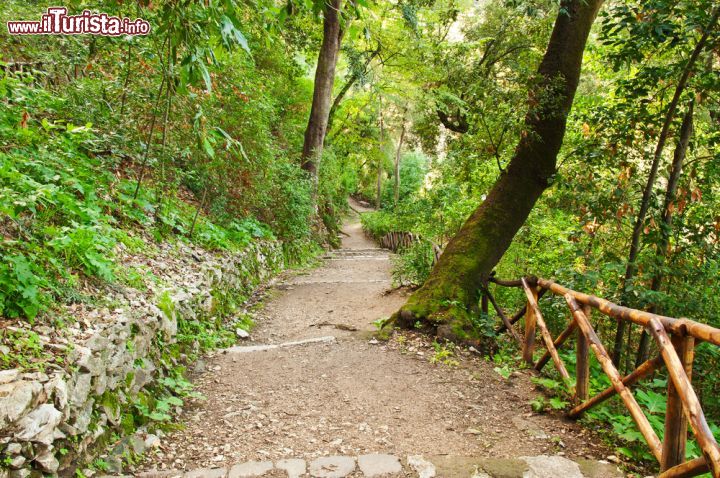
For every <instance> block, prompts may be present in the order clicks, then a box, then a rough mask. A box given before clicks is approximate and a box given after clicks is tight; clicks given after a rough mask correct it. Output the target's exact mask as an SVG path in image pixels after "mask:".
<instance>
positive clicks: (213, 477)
mask: <svg viewBox="0 0 720 478" xmlns="http://www.w3.org/2000/svg"><path fill="white" fill-rule="evenodd" d="M183 476H184V478H225V477H226V476H227V468H203V469H201V470H193V471H188V472H187V473H185V475H183Z"/></svg>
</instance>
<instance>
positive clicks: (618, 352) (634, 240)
mask: <svg viewBox="0 0 720 478" xmlns="http://www.w3.org/2000/svg"><path fill="white" fill-rule="evenodd" d="M718 16H720V7H718V8H715V10H714V11H713V14H712V17H711V18H710V22H709V23H708V26H707V28H706V29H705V32H704V33H703V34H702V36H701V37H700V40H698V42H697V45H695V48H694V49H693V52H692V54H691V55H690V58H688V61H687V63H686V64H685V68H683V71H682V74H681V75H680V80H679V81H678V84H677V86H675V93H674V94H673V97H672V100H670V105H669V106H668V110H667V112H666V113H665V120H664V121H663V126H662V130H661V131H660V135H659V136H658V142H657V146H656V147H655V154H654V155H653V159H652V163H651V164H650V172H649V173H648V178H647V182H646V183H645V188H644V189H643V195H642V199H641V200H640V210H639V211H638V214H637V217H636V218H635V224H634V225H633V232H632V237H631V239H630V250H629V252H628V260H627V264H626V266H625V276H624V278H623V286H622V297H621V299H620V305H625V306H627V305H629V304H628V290H629V287H630V285H631V284H632V282H633V279H634V278H635V273H636V272H637V271H636V267H635V261H636V260H637V256H638V253H639V252H640V236H641V235H642V230H643V226H644V224H645V216H646V215H647V211H648V208H649V207H650V196H651V195H652V190H653V187H654V186H655V178H656V176H657V171H658V167H659V165H660V159H661V158H662V153H663V150H664V149H665V143H666V142H667V137H668V133H669V132H670V126H671V125H672V122H673V119H674V118H675V111H676V110H677V106H678V103H679V102H680V97H681V96H682V93H683V92H684V91H685V86H686V85H687V80H688V78H689V77H690V73H691V72H692V70H693V67H694V65H695V62H696V61H697V59H698V57H699V56H700V53H701V52H702V51H703V49H704V48H705V44H706V43H707V39H708V36H709V35H710V32H712V31H713V29H714V28H715V24H716V23H717V21H718ZM616 327H617V328H616V331H615V346H614V347H613V356H612V360H613V363H614V364H615V366H618V365H619V364H620V359H621V358H622V355H623V344H624V341H623V339H624V337H625V332H626V330H628V328H629V327H630V323H629V322H626V321H624V320H620V319H618V321H617V325H616ZM628 353H629V352H628Z"/></svg>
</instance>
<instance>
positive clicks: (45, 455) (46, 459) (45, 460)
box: [34, 447, 60, 473]
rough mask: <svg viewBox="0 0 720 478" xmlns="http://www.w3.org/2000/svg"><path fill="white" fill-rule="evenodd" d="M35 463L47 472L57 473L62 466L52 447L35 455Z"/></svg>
mask: <svg viewBox="0 0 720 478" xmlns="http://www.w3.org/2000/svg"><path fill="white" fill-rule="evenodd" d="M34 461H35V463H37V464H38V465H40V468H41V469H42V470H43V471H45V472H47V473H56V472H57V471H58V468H59V467H60V463H59V462H58V461H57V458H55V454H54V453H53V449H52V447H46V448H45V450H43V452H42V453H40V454H39V455H38V456H36V457H35V460H34Z"/></svg>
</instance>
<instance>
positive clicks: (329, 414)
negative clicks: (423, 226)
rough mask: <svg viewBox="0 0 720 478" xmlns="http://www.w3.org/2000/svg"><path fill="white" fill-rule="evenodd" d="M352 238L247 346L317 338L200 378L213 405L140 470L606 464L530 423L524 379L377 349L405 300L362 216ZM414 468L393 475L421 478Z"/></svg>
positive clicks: (462, 356)
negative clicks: (559, 459) (562, 461)
mask: <svg viewBox="0 0 720 478" xmlns="http://www.w3.org/2000/svg"><path fill="white" fill-rule="evenodd" d="M355 207H356V208H357V207H358V206H357V205H355ZM344 232H345V233H346V234H347V237H344V239H343V248H342V249H341V250H339V251H336V252H333V253H331V254H329V255H328V256H327V258H326V259H325V260H324V262H323V264H322V265H321V266H320V267H318V268H316V269H314V270H312V271H309V272H308V271H304V272H295V273H292V274H288V275H287V276H286V277H284V279H283V280H282V281H281V282H280V283H279V284H278V285H277V286H276V287H275V288H274V289H273V290H272V291H271V292H270V294H269V297H268V299H267V301H266V304H265V306H264V307H263V308H262V310H260V311H259V313H258V316H257V322H258V326H257V328H256V329H255V330H254V331H253V334H252V342H247V343H243V344H240V346H246V345H268V344H270V345H272V344H275V345H277V344H283V343H286V342H292V341H303V340H306V339H317V338H321V340H319V341H314V342H311V343H307V344H303V345H294V346H287V347H278V348H274V349H270V350H265V351H255V352H249V353H243V351H242V350H241V351H237V350H230V351H226V352H224V353H219V354H216V355H215V356H214V357H212V358H210V359H208V361H207V364H206V366H205V371H204V372H203V373H201V374H198V375H197V376H196V377H195V383H196V384H197V386H198V390H199V392H201V393H202V394H203V395H204V396H206V397H207V399H206V400H204V401H198V402H196V403H194V404H192V406H191V407H188V409H187V410H186V411H185V413H184V414H183V415H182V417H181V418H182V422H183V423H184V425H185V427H184V429H183V430H180V431H177V432H174V433H171V434H169V435H168V436H166V437H164V438H163V439H162V444H161V447H160V448H159V449H158V451H157V453H156V454H155V455H154V456H151V457H150V458H149V459H148V460H147V461H146V463H145V464H144V465H143V469H145V470H151V469H155V470H158V469H159V470H196V469H201V468H214V467H228V469H229V467H231V466H232V465H233V464H236V463H242V462H247V461H251V460H256V461H268V460H270V461H273V460H275V461H276V462H277V460H280V459H288V458H300V459H303V460H307V461H308V462H311V461H312V460H313V459H315V458H317V457H327V456H332V455H342V456H350V457H357V456H359V455H363V454H368V453H386V454H391V455H393V456H397V457H399V458H400V459H401V460H402V461H403V462H405V461H406V459H407V456H408V455H422V456H423V457H424V458H425V459H427V460H429V461H431V462H433V463H434V464H435V465H436V467H437V475H436V476H439V477H448V478H453V477H455V476H458V477H460V476H462V477H469V476H470V473H472V470H473V469H474V468H478V467H477V466H476V465H477V459H479V458H517V457H521V456H536V455H542V454H546V455H558V454H559V455H564V456H566V457H568V458H570V459H573V460H576V461H579V460H583V459H586V458H594V459H598V458H603V457H605V456H606V455H607V453H608V452H607V450H604V449H602V448H601V447H600V448H595V447H593V446H590V445H589V443H588V442H590V441H593V440H590V439H589V438H588V435H587V432H586V431H584V430H582V429H581V428H580V427H578V426H577V425H576V424H574V423H571V422H566V421H561V420H559V419H558V418H557V417H548V416H544V415H535V414H533V413H531V410H530V407H529V405H528V402H529V401H530V400H531V398H532V397H533V396H534V395H535V393H534V392H533V390H532V385H531V384H530V382H529V377H528V376H527V375H525V374H521V373H515V374H514V376H513V377H511V379H509V380H505V379H503V378H502V377H500V376H499V375H498V374H497V373H495V372H494V371H493V367H492V365H491V364H489V363H487V362H486V361H484V360H483V359H482V358H480V357H477V356H475V355H474V354H472V353H470V352H468V351H460V350H458V351H457V352H456V355H455V357H454V359H455V360H457V361H458V363H459V364H458V365H457V366H448V365H444V364H432V363H430V359H431V358H432V357H433V354H434V349H433V348H432V345H431V343H429V342H428V340H427V339H426V338H424V337H421V336H419V335H416V334H413V333H402V334H395V336H394V337H393V338H392V339H391V340H390V341H389V342H387V343H386V342H378V341H377V340H375V339H373V338H372V331H373V330H374V327H373V325H372V322H373V321H374V320H376V319H378V318H381V317H387V316H388V315H390V314H391V313H392V312H394V311H395V310H397V308H398V307H399V306H400V305H401V304H402V303H403V302H404V300H405V298H406V297H405V295H404V292H402V291H392V292H390V291H391V280H390V271H391V262H390V260H389V259H390V254H389V253H388V252H387V251H384V250H380V249H378V248H377V246H376V245H375V244H374V243H373V242H372V241H370V240H369V239H367V238H366V237H365V236H364V235H363V232H362V230H361V227H360V223H359V219H358V217H357V215H353V216H352V217H351V218H349V219H348V222H347V224H346V226H345V228H344ZM469 457H474V458H469ZM353 459H354V458H353ZM500 461H502V460H500ZM583 466H585V467H587V466H588V465H587V464H585V465H583ZM591 467H594V468H595V469H596V470H600V471H598V472H597V473H599V474H597V473H595V472H593V473H590V472H584V473H585V475H586V476H614V473H612V469H613V468H614V467H612V466H604V467H603V466H601V465H596V464H593V465H592V466H591ZM407 469H412V467H407V466H405V467H404V468H403V471H402V472H401V473H398V474H395V475H392V476H418V474H417V473H415V474H413V473H414V472H413V473H410V472H408V471H407ZM468 470H470V471H468ZM521 471H522V470H521ZM203 473H204V474H203ZM208 473H209V472H208V471H205V472H201V473H200V474H196V475H194V476H212V475H210V474H208ZM186 476H188V475H186ZM219 476H225V475H219ZM231 476H233V475H232V473H231ZM235 476H256V475H238V474H236V475H235ZM258 476H259V475H258ZM262 476H286V475H284V474H279V475H275V474H269V475H262ZM291 476H292V474H291ZM316 476H323V475H316ZM325 476H365V475H362V474H358V475H354V474H350V475H325ZM367 476H369V475H367ZM426 476H433V475H426ZM476 476H491V475H476ZM492 476H495V475H492ZM497 476H512V475H509V474H508V475H497ZM519 476H522V475H519ZM532 476H535V475H532ZM537 476H541V475H537Z"/></svg>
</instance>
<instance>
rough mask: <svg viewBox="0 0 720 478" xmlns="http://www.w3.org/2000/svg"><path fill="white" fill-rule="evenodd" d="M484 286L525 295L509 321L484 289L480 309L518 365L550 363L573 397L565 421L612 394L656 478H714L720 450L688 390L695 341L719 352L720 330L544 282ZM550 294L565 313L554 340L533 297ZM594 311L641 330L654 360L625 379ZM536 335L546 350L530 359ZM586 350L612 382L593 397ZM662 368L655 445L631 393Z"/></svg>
mask: <svg viewBox="0 0 720 478" xmlns="http://www.w3.org/2000/svg"><path fill="white" fill-rule="evenodd" d="M490 281H491V282H493V283H495V284H497V285H499V286H504V287H518V288H521V289H522V290H523V292H524V294H525V299H526V305H525V306H524V307H523V308H522V309H521V310H520V311H518V313H516V314H515V315H514V316H512V317H508V315H507V314H506V313H505V311H503V310H502V308H501V307H500V306H499V305H498V303H497V301H496V300H495V298H494V297H493V295H492V294H491V293H490V291H489V289H488V288H487V287H485V288H484V289H483V308H484V309H485V310H486V307H487V304H488V302H489V303H490V304H492V306H493V307H494V308H495V310H496V312H497V313H498V316H499V317H500V319H501V320H502V325H501V326H500V327H499V328H498V329H497V332H498V333H501V332H503V331H505V330H507V331H508V332H509V334H510V335H511V336H512V337H513V338H514V340H516V341H517V342H518V344H519V345H520V347H521V348H522V352H523V358H524V360H526V361H527V362H528V363H530V364H532V365H533V366H534V368H535V369H536V370H538V371H540V370H542V368H543V367H544V366H545V365H546V364H547V363H548V362H550V361H551V360H552V362H553V364H554V366H555V368H556V369H557V371H558V373H559V374H560V376H561V377H562V379H563V380H564V381H565V384H566V386H567V389H568V392H569V393H570V394H571V395H573V396H574V398H575V402H576V406H575V407H574V408H573V409H572V410H570V412H568V415H569V416H570V417H573V418H577V417H579V416H581V415H582V414H583V412H585V411H587V410H589V409H590V408H593V407H595V406H596V405H598V404H600V403H602V402H604V401H605V400H607V399H608V398H610V397H612V396H614V395H616V394H617V395H618V396H619V397H620V398H621V399H622V403H623V404H624V406H625V408H627V409H628V411H629V412H630V415H631V416H632V418H633V420H634V421H635V423H636V425H637V427H638V429H639V430H640V432H641V433H642V435H643V437H644V438H645V441H646V442H647V444H648V447H649V448H650V451H651V452H652V454H653V455H654V456H655V458H656V459H657V461H658V463H659V464H660V469H661V474H660V478H680V477H691V476H697V475H700V474H703V473H707V472H710V473H711V474H712V476H713V477H714V478H720V447H718V444H717V442H716V441H715V437H714V436H713V434H712V432H711V430H710V427H709V426H708V423H707V420H706V419H705V414H704V413H703V409H702V406H701V404H700V400H699V399H698V396H697V394H696V393H695V390H694V389H693V386H692V364H693V358H694V350H695V343H696V342H699V341H700V342H702V341H704V342H707V343H710V344H713V345H716V346H720V329H717V328H715V327H711V326H709V325H706V324H702V323H700V322H695V321H693V320H689V319H676V318H673V317H666V316H662V315H657V314H652V313H649V312H644V311H642V310H637V309H630V308H628V307H622V306H619V305H617V304H614V303H612V302H610V301H608V300H606V299H602V298H600V297H596V296H593V295H588V294H584V293H582V292H577V291H574V290H572V289H568V288H566V287H563V286H562V285H560V284H557V283H555V282H553V281H551V280H547V279H541V278H537V277H524V278H521V279H519V280H512V281H506V280H500V279H496V278H492V279H490ZM548 292H550V293H551V294H554V295H557V296H561V297H563V298H564V300H565V302H566V303H567V305H568V307H569V309H570V313H571V319H570V321H569V323H568V324H567V327H566V328H565V330H563V331H562V332H561V333H560V334H559V335H558V336H557V337H556V338H553V337H552V334H551V332H550V330H549V328H548V327H547V324H546V323H545V319H544V318H543V315H542V312H541V310H540V306H539V303H538V302H539V299H540V298H541V297H542V296H543V295H544V294H546V293H548ZM593 309H595V310H597V311H598V312H600V313H601V314H604V315H606V316H608V317H612V318H614V319H617V320H624V321H629V322H633V323H635V324H638V325H641V326H643V327H644V328H645V329H646V330H647V331H648V333H649V334H650V335H651V336H652V337H653V338H654V339H655V342H656V344H657V348H658V351H659V355H658V356H657V357H654V358H652V359H650V360H648V361H646V362H644V363H642V364H641V365H640V366H638V367H637V368H636V369H635V370H634V371H633V372H632V373H630V374H628V375H627V376H625V377H623V376H622V375H621V374H620V372H619V371H618V370H617V368H616V367H615V365H614V364H613V362H612V360H611V359H610V356H609V355H608V353H607V350H606V349H605V347H604V346H603V344H602V342H601V341H600V338H599V337H598V335H597V333H596V332H595V329H594V328H593V326H592V320H591V312H592V310H593ZM523 317H524V327H525V330H524V334H520V333H518V332H517V331H516V330H515V329H514V324H515V323H517V322H519V321H520V320H521V319H522V318H523ZM538 331H539V332H540V334H539V335H540V343H541V344H542V345H543V346H544V347H545V349H546V352H545V354H544V355H543V356H542V357H541V358H540V359H539V360H537V361H535V360H534V355H535V346H536V338H537V335H538ZM573 335H574V336H575V337H576V340H575V353H576V373H575V380H574V381H573V379H572V378H571V377H570V374H569V373H568V371H567V367H566V366H565V364H564V362H563V360H562V357H561V356H560V354H559V353H558V350H559V349H560V347H562V346H563V344H564V343H565V342H566V341H567V340H568V339H569V338H570V337H571V336H573ZM590 351H592V352H593V354H595V357H596V358H597V360H598V362H599V363H600V365H601V367H602V369H603V372H604V373H605V374H606V375H607V376H608V378H609V379H610V383H611V386H610V387H608V388H607V389H605V390H603V391H601V392H600V393H598V394H597V395H595V396H593V397H589V388H590V387H589V385H590ZM662 366H665V367H666V368H667V370H668V389H667V409H666V414H665V434H664V440H662V441H661V440H660V439H659V438H658V436H657V434H656V433H655V431H654V430H653V428H652V426H651V425H650V422H649V421H648V418H647V416H646V415H645V413H644V412H643V410H642V408H641V407H640V405H639V404H638V403H637V401H636V400H635V397H634V396H633V393H632V391H631V389H630V387H632V386H633V385H634V384H636V383H637V382H639V381H640V380H642V379H644V378H646V377H648V376H650V375H651V374H652V373H653V372H655V371H657V370H659V369H660V368H661V367H662ZM688 426H689V427H690V429H691V430H692V432H693V435H695V439H696V440H697V443H698V445H699V447H700V449H701V450H702V456H701V457H699V458H696V459H694V460H690V461H686V458H685V448H686V443H687V431H688Z"/></svg>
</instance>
